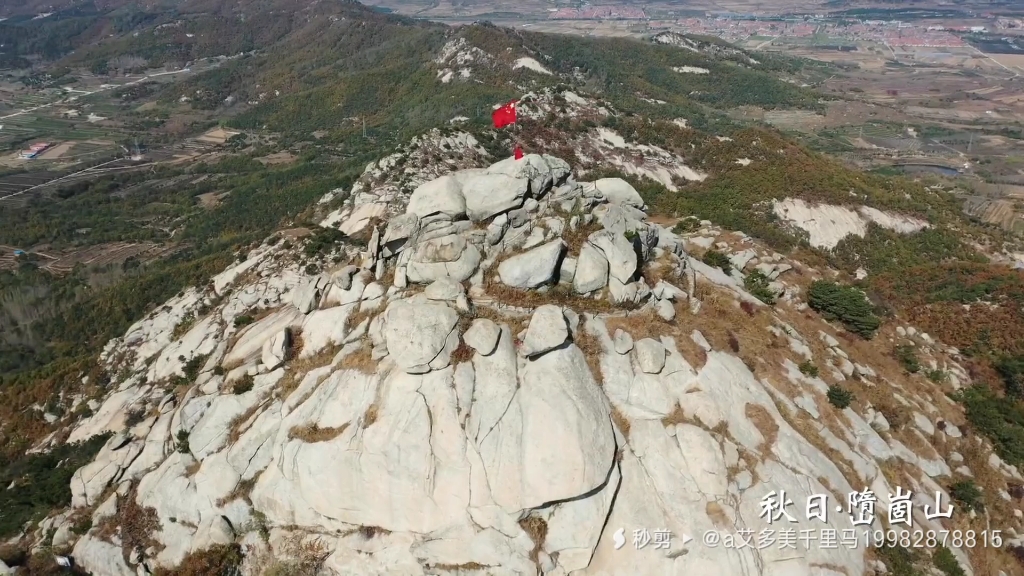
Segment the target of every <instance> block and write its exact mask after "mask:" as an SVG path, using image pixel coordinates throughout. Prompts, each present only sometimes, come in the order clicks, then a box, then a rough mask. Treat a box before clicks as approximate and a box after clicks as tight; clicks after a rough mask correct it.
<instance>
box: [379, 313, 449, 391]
mask: <svg viewBox="0 0 1024 576" xmlns="http://www.w3.org/2000/svg"><path fill="white" fill-rule="evenodd" d="M458 321H459V315H458V313H457V312H456V311H455V310H452V309H451V308H449V307H448V306H447V305H445V304H440V303H435V302H422V303H410V302H408V301H404V300H399V301H396V302H393V303H392V304H391V305H389V306H388V308H387V310H386V311H385V312H384V339H385V341H386V343H387V347H388V354H390V355H391V357H392V358H393V359H394V361H395V363H397V364H398V366H399V367H400V368H402V369H404V370H406V371H407V372H411V373H417V374H418V373H423V372H426V371H428V370H429V368H428V366H429V365H430V362H431V361H432V360H434V358H436V357H437V356H438V354H440V353H441V351H442V350H444V349H445V347H446V344H447V341H448V339H449V338H450V337H451V336H452V334H453V331H454V330H455V325H456V324H458ZM455 338H456V339H457V338H458V334H455Z"/></svg>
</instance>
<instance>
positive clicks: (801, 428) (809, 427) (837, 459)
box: [777, 406, 864, 486]
mask: <svg viewBox="0 0 1024 576" xmlns="http://www.w3.org/2000/svg"><path fill="white" fill-rule="evenodd" d="M777 408H778V410H779V413H780V414H781V415H782V419H783V420H785V421H786V423H788V424H789V425H790V427H792V428H793V429H794V430H795V431H796V432H797V433H798V434H800V435H801V436H803V437H804V439H805V440H807V442H809V443H810V444H811V445H812V446H814V447H815V448H817V449H818V450H820V451H821V453H822V454H824V455H825V457H826V458H828V460H829V461H830V462H832V463H833V464H835V466H836V468H838V469H839V472H840V473H841V474H842V475H843V477H844V478H846V481H847V482H848V483H849V484H850V486H859V485H861V484H863V483H864V480H863V479H861V478H860V476H858V475H857V472H856V471H855V470H854V468H853V465H852V464H851V463H850V462H849V461H848V460H846V458H845V457H844V456H843V455H842V453H841V452H839V451H838V450H836V449H835V448H832V447H831V446H829V445H828V444H827V443H826V442H825V441H824V440H823V439H822V438H821V434H819V433H818V429H817V428H816V427H815V422H816V421H815V420H814V419H813V418H808V417H806V416H805V415H801V414H792V413H790V412H789V411H788V410H787V409H786V407H785V406H777Z"/></svg>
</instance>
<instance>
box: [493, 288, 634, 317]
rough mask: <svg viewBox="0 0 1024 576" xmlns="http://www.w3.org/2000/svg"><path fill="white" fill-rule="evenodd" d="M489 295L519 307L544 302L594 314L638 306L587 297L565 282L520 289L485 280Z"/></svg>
mask: <svg viewBox="0 0 1024 576" xmlns="http://www.w3.org/2000/svg"><path fill="white" fill-rule="evenodd" d="M485 290H486V292H487V295H488V296H489V297H491V298H493V299H494V300H495V301H497V302H500V303H502V304H505V305H508V306H516V307H518V308H531V309H532V308H537V307H538V306H541V305H544V304H557V305H559V306H565V307H568V308H572V309H573V310H575V311H576V312H579V313H583V312H590V313H593V314H600V313H607V312H614V311H616V310H629V309H634V308H636V306H626V305H623V304H612V303H611V302H609V301H608V299H607V298H600V299H597V300H595V299H594V298H585V297H583V296H580V295H579V294H576V293H575V292H573V291H572V287H570V286H566V285H564V284H558V285H555V286H550V287H549V288H548V290H547V291H545V292H540V291H537V290H520V289H518V288H513V287H511V286H506V285H504V284H502V283H501V282H496V281H494V280H490V281H489V282H485Z"/></svg>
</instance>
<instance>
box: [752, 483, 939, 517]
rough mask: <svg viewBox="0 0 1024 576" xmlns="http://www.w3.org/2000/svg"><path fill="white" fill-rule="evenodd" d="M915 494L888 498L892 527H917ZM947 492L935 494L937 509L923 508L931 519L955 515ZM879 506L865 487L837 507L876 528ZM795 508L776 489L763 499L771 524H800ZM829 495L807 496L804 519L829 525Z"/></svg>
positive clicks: (764, 512) (904, 492)
mask: <svg viewBox="0 0 1024 576" xmlns="http://www.w3.org/2000/svg"><path fill="white" fill-rule="evenodd" d="M912 496H913V493H912V492H910V491H909V490H904V489H903V487H902V486H897V488H896V493H895V494H889V495H888V502H887V507H886V509H887V513H888V518H889V524H890V525H893V526H895V525H900V524H903V525H905V526H911V527H912V526H913V525H914V514H913V512H914V502H913V500H912V499H911V497H912ZM942 501H943V493H942V492H941V491H937V492H936V493H935V504H934V506H932V505H929V504H925V505H924V506H923V513H924V517H925V518H927V519H928V520H935V519H937V518H951V517H952V516H953V505H952V504H947V505H946V507H945V508H943V502H942ZM878 503H879V499H878V497H877V496H876V495H875V493H874V492H873V491H871V490H870V489H868V488H864V489H863V490H861V491H859V492H850V493H849V494H847V497H846V502H844V503H843V504H840V505H838V506H836V507H835V511H836V512H837V513H845V514H847V515H848V516H849V519H850V523H851V524H853V526H858V527H859V526H872V525H874V523H875V516H876V511H875V506H876V504H878ZM793 507H794V503H793V500H792V499H790V498H789V496H787V495H786V491H785V490H772V491H771V492H769V493H768V494H766V495H765V496H764V498H762V499H761V514H760V517H761V519H762V520H764V521H765V522H767V523H768V524H776V523H780V522H784V521H785V522H796V521H797V519H796V518H795V517H794V516H793V514H792V513H790V511H789V509H790V508H793ZM829 508H830V506H829V495H827V494H814V495H811V496H808V497H807V502H806V506H805V507H804V518H805V519H806V520H808V521H813V520H818V521H820V522H822V523H823V524H827V523H828V514H829Z"/></svg>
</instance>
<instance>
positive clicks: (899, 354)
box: [893, 344, 921, 374]
mask: <svg viewBox="0 0 1024 576" xmlns="http://www.w3.org/2000/svg"><path fill="white" fill-rule="evenodd" d="M893 354H894V355H895V356H896V359H897V360H899V363H900V364H901V365H902V366H903V369H904V370H906V371H907V372H910V373H911V374H916V373H917V372H919V371H920V370H921V363H920V362H919V361H918V360H917V351H916V350H914V347H913V346H911V345H909V344H904V345H902V346H897V347H896V348H895V349H894V350H893Z"/></svg>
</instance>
